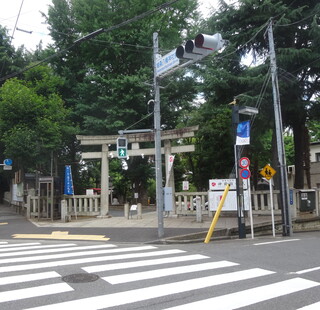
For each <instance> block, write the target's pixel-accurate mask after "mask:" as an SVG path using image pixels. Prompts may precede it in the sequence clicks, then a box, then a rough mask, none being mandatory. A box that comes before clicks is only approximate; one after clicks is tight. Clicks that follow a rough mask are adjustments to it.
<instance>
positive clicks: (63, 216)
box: [61, 199, 70, 223]
mask: <svg viewBox="0 0 320 310" xmlns="http://www.w3.org/2000/svg"><path fill="white" fill-rule="evenodd" d="M61 220H62V222H63V223H66V222H69V221H70V216H69V214H68V204H67V201H66V200H65V199H63V200H61Z"/></svg>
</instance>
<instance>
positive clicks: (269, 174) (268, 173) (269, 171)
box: [260, 164, 276, 237]
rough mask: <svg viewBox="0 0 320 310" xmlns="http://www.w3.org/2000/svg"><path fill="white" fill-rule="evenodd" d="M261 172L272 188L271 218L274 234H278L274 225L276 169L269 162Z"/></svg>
mask: <svg viewBox="0 0 320 310" xmlns="http://www.w3.org/2000/svg"><path fill="white" fill-rule="evenodd" d="M260 174H261V175H262V176H263V177H264V178H265V179H266V181H267V182H268V183H269V190H270V204H271V219H272V235H273V237H275V236H276V233H275V227H274V212H273V190H272V177H273V176H274V175H275V174H276V170H274V169H273V168H272V167H271V166H270V165H269V164H267V165H265V166H264V167H263V169H262V170H261V171H260Z"/></svg>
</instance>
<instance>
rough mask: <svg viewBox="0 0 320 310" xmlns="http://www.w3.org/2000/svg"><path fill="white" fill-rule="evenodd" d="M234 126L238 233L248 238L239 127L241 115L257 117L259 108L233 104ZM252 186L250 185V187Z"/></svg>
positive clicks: (241, 237) (241, 236) (240, 236)
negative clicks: (241, 177)
mask: <svg viewBox="0 0 320 310" xmlns="http://www.w3.org/2000/svg"><path fill="white" fill-rule="evenodd" d="M232 104H233V106H232V125H233V132H234V158H235V168H236V186H237V217H238V233H239V238H240V239H243V238H246V223H245V217H244V194H243V181H242V180H241V181H240V169H241V167H240V165H239V161H240V157H241V151H240V150H239V145H237V143H236V140H237V127H238V124H239V114H245V115H255V114H258V113H259V111H258V109H257V108H253V107H246V106H240V107H239V106H238V105H236V104H235V102H232ZM249 186H250V185H249ZM249 199H250V198H249Z"/></svg>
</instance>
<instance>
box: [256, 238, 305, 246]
mask: <svg viewBox="0 0 320 310" xmlns="http://www.w3.org/2000/svg"><path fill="white" fill-rule="evenodd" d="M299 240H300V239H286V240H278V241H270V242H261V243H254V244H253V245H267V244H275V243H283V242H290V241H299Z"/></svg>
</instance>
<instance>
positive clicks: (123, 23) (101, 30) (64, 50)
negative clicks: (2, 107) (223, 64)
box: [0, 0, 179, 82]
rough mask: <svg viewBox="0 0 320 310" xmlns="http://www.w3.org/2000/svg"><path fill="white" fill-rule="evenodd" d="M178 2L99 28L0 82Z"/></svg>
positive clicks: (165, 4)
mask: <svg viewBox="0 0 320 310" xmlns="http://www.w3.org/2000/svg"><path fill="white" fill-rule="evenodd" d="M178 1H179V0H171V1H168V2H166V3H163V4H161V5H159V6H157V7H156V8H154V9H151V10H149V11H147V12H144V13H142V14H140V15H136V16H134V17H133V18H130V19H128V20H125V21H123V22H121V23H120V24H117V25H114V26H111V27H109V28H106V29H104V28H101V29H98V30H96V31H94V32H91V33H89V34H88V35H85V36H84V37H81V38H79V39H78V40H76V41H75V42H74V43H73V44H72V45H70V46H69V47H67V48H65V49H63V50H61V51H58V52H56V53H54V54H53V55H51V56H49V57H47V58H45V59H43V60H41V61H39V62H38V63H36V64H34V65H31V66H28V67H26V68H24V69H22V70H20V71H19V72H15V73H11V74H9V75H6V76H4V77H2V78H0V82H2V81H5V80H7V79H9V78H13V77H15V76H18V75H19V74H21V73H23V72H25V71H27V70H30V69H32V68H35V67H37V66H39V65H41V64H42V63H45V62H47V61H48V60H50V59H52V58H54V57H57V56H59V55H61V54H63V53H65V52H66V51H68V50H70V49H71V48H73V47H74V46H76V45H77V44H79V43H81V42H83V41H86V40H90V39H91V38H93V37H95V36H97V35H99V34H101V33H104V32H111V31H113V30H115V29H119V28H121V27H124V26H126V25H128V24H131V23H133V22H136V21H138V20H141V19H143V18H145V17H147V16H150V15H152V14H154V13H156V12H158V11H160V10H162V9H164V8H166V7H170V6H171V5H172V4H174V3H176V2H178Z"/></svg>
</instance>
